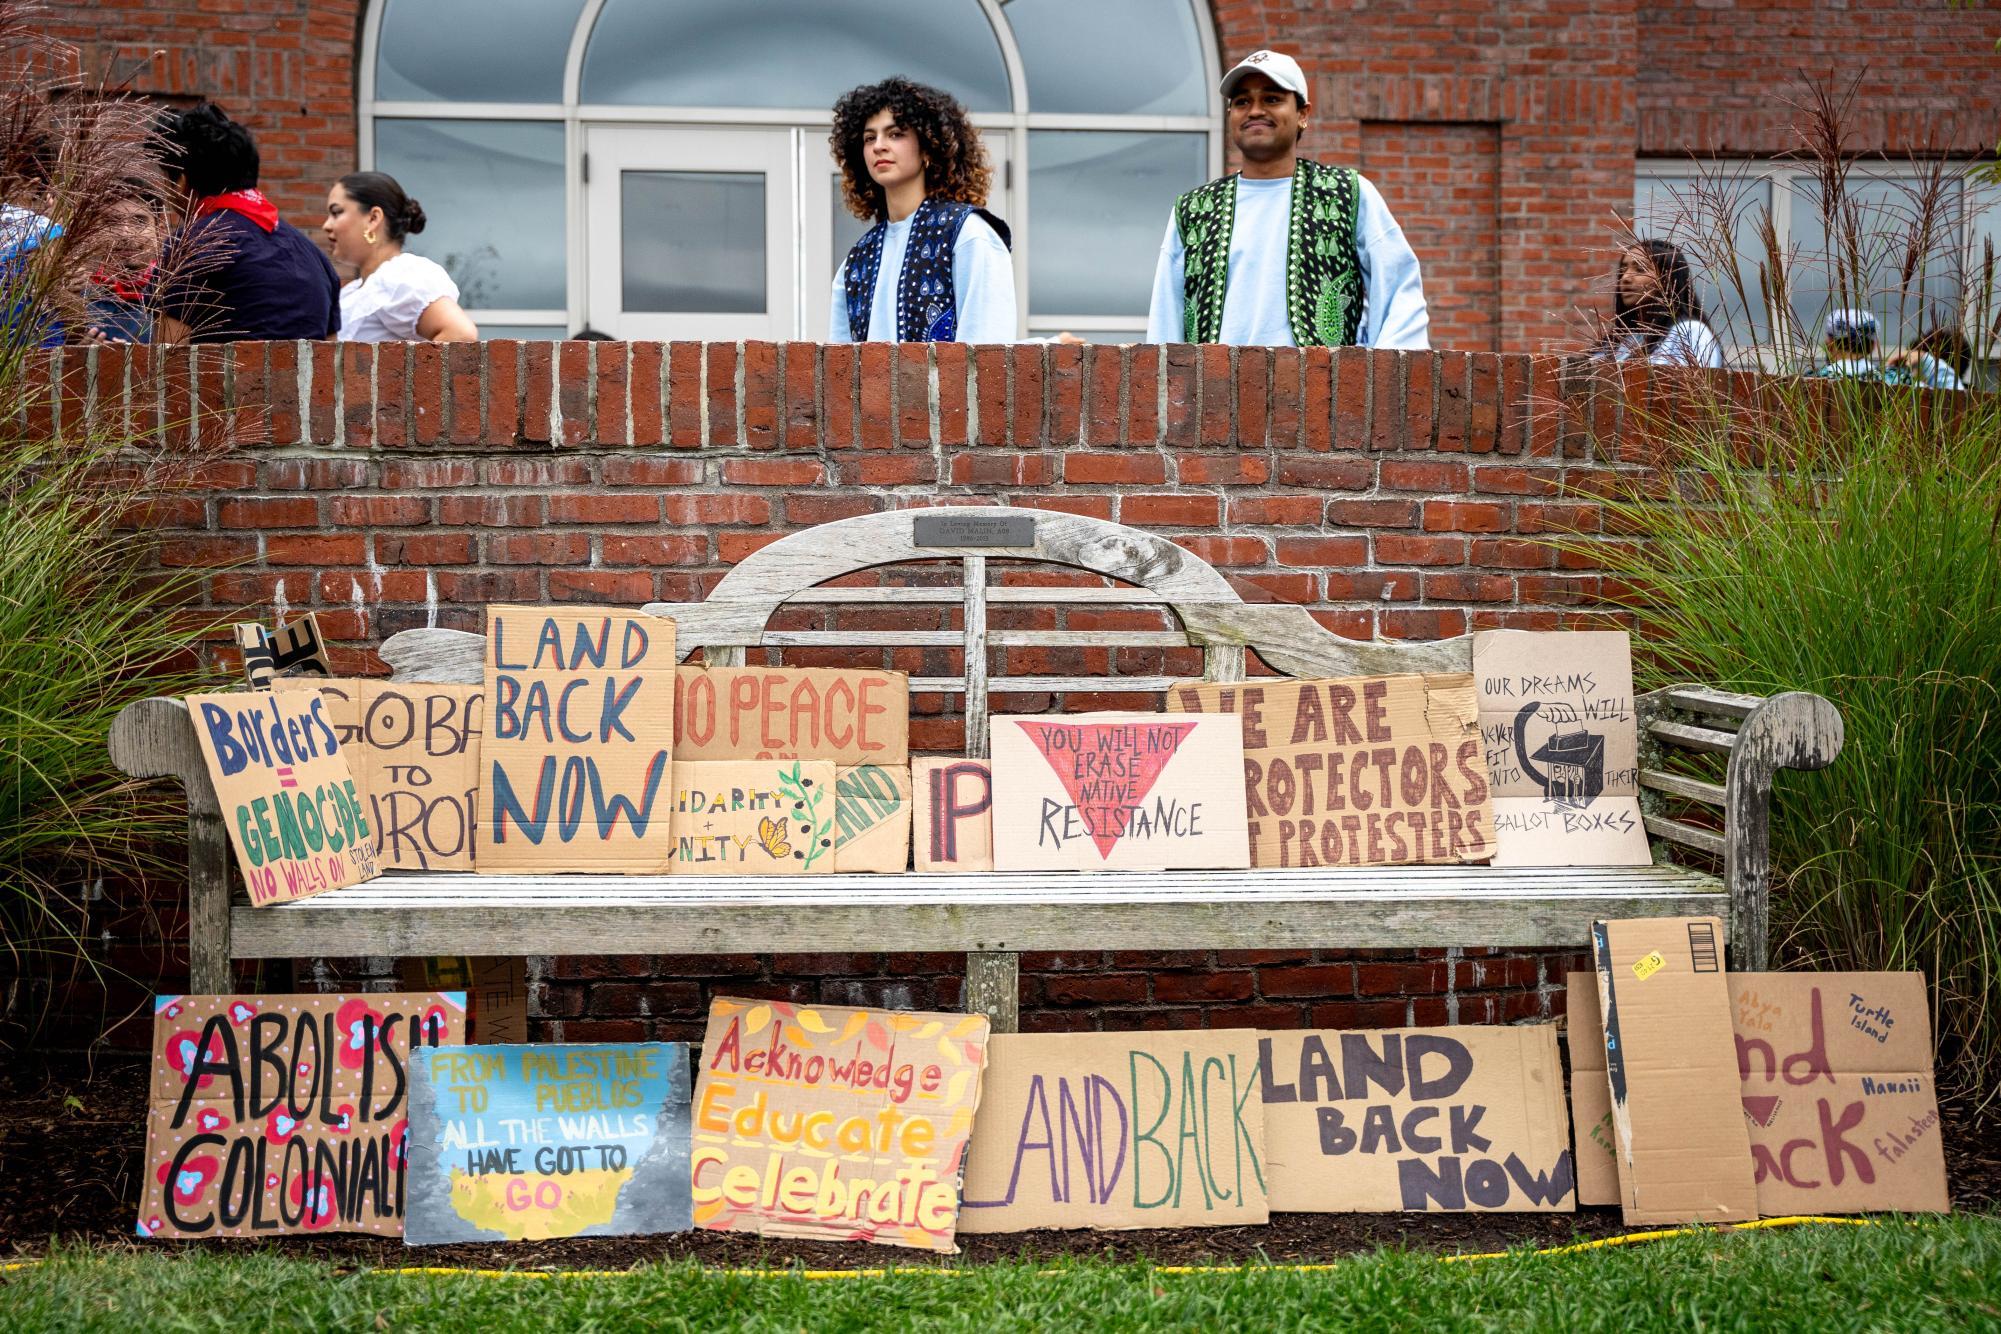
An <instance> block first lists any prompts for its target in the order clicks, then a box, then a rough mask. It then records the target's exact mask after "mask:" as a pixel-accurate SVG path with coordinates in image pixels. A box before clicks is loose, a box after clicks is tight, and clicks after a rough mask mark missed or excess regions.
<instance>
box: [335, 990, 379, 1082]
mask: <svg viewBox="0 0 2001 1334" xmlns="http://www.w3.org/2000/svg"><path fill="white" fill-rule="evenodd" d="M334 1031H335V1032H336V1033H337V1034H339V1037H338V1039H337V1040H338V1041H339V1043H340V1063H341V1064H342V1065H344V1066H346V1067H347V1068H348V1069H350V1070H359V1069H360V1068H361V1067H362V1066H364V1065H366V1064H367V1063H368V1057H369V1053H370V1052H372V1051H373V1050H374V1049H375V1048H377V1047H379V1046H381V1045H382V1016H381V1014H380V1013H378V1012H377V1011H375V1010H371V1009H369V1008H368V1003H367V1002H366V1001H363V1000H351V1001H349V1002H348V1003H347V1004H345V1005H343V1006H341V1007H340V1011H339V1013H337V1014H336V1015H335V1016H334Z"/></svg>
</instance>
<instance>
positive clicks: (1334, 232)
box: [1174, 158, 1363, 347]
mask: <svg viewBox="0 0 2001 1334" xmlns="http://www.w3.org/2000/svg"><path fill="white" fill-rule="evenodd" d="M1358 179H1359V178H1358V177H1357V176H1356V174H1355V172H1354V170H1353V169H1352V168H1349V167H1328V166H1323V165H1322V164H1320V163H1318V162H1315V161H1313V160H1311V159H1310V158H1301V159H1300V160H1299V167H1298V170H1297V171H1295V172H1294V174H1293V178H1292V227H1291V229H1290V231H1289V233H1288V235H1287V238H1286V255H1285V289H1286V290H1285V305H1286V312H1287V314H1288V315H1289V316H1290V317H1291V324H1292V340H1293V342H1295V343H1297V344H1298V345H1299V346H1300V347H1314V346H1327V347H1340V346H1345V345H1346V344H1349V343H1353V342H1354V341H1355V339H1356V337H1357V336H1358V335H1359V334H1360V333H1361V328H1362V295H1363V278H1362V266H1361V262H1360V261H1359V260H1358V259H1357V258H1356V256H1355V207H1356V199H1357V194H1358V192H1359V189H1360V187H1359V186H1358V185H1357V183H1356V182H1357V180H1358ZM1236 220H1237V178H1236V176H1235V175H1230V176H1225V177H1223V179H1221V180H1219V181H1211V182H1209V183H1208V184H1207V185H1203V186H1198V187H1197V188H1195V189H1193V190H1190V191H1189V192H1188V193H1187V194H1185V195H1183V196H1181V198H1180V199H1178V200H1176V201H1175V204H1174V223H1175V226H1176V227H1177V228H1179V229H1180V232H1181V247H1182V250H1183V251H1184V252H1185V254H1186V260H1185V269H1184V273H1185V287H1184V291H1183V296H1184V305H1183V308H1182V311H1183V313H1182V329H1183V334H1184V336H1185V337H1186V338H1187V340H1188V341H1189V342H1191V343H1213V342H1215V341H1216V340H1217V338H1218V336H1220V335H1221V333H1222V330H1223V297H1224V295H1225V293H1226V292H1227V290H1228V288H1229V283H1230V234H1231V231H1232V229H1233V228H1234V227H1235V226H1236Z"/></svg>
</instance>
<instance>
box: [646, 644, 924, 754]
mask: <svg viewBox="0 0 2001 1334" xmlns="http://www.w3.org/2000/svg"><path fill="white" fill-rule="evenodd" d="M674 709H675V738H676V740H675V752H674V753H675V758H677V759H683V760H832V761H833V762H834V763H835V764H837V765H839V766H841V767H842V768H847V767H850V766H852V765H858V764H881V765H897V764H908V763H910V678H909V677H908V676H906V675H905V674H904V673H902V672H890V671H880V670H875V669H869V668H836V667H698V666H687V667H683V668H681V669H680V672H679V674H678V688H677V689H676V691H675V696H674Z"/></svg>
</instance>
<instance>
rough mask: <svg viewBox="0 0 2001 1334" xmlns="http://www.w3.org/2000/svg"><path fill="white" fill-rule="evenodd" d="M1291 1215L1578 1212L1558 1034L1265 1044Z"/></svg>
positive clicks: (1407, 1035)
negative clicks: (1565, 1111) (1559, 1060)
mask: <svg viewBox="0 0 2001 1334" xmlns="http://www.w3.org/2000/svg"><path fill="white" fill-rule="evenodd" d="M1258 1053H1259V1068H1260V1071H1261V1083H1262V1092H1263V1100H1264V1122H1265V1138H1264V1144H1265V1162H1266V1165H1267V1169H1268V1170H1267V1179H1268V1181H1269V1182H1270V1184H1269V1186H1268V1187H1267V1190H1266V1194H1267V1196H1268V1198H1269V1201H1270V1204H1271V1207H1272V1208H1273V1209H1275V1210H1279V1211H1281V1212H1305V1213H1379V1212H1380V1213H1387V1212H1395V1211H1398V1210H1404V1211H1410V1212H1418V1213H1430V1212H1444V1213H1462V1212H1463V1213H1492V1212H1561V1213H1569V1212H1571V1211H1573V1210H1575V1209H1576V1207H1577V1198H1576V1192H1575V1191H1574V1190H1573V1188H1572V1182H1573V1169H1572V1165H1571V1163H1572V1159H1571V1152H1570V1131H1569V1118H1568V1117H1567V1116H1566V1115H1565V1114H1564V1106H1563V1067H1562V1065H1561V1064H1560V1063H1559V1062H1558V1060H1557V1054H1556V1028H1555V1026H1554V1025H1553V1024H1530V1025H1525V1026H1520V1027H1497V1026H1493V1025H1477V1026H1476V1025H1471V1024H1466V1025H1458V1026H1455V1027H1451V1028H1402V1029H1391V1028H1384V1029H1359V1030H1354V1031H1349V1032H1333V1031H1307V1032H1298V1031H1287V1032H1279V1033H1261V1034H1259V1035H1258Z"/></svg>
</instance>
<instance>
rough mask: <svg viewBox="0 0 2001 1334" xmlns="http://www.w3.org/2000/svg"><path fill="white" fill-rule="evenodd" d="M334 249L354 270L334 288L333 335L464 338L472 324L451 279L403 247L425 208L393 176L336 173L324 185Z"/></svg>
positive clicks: (351, 338) (350, 339) (380, 339)
mask: <svg viewBox="0 0 2001 1334" xmlns="http://www.w3.org/2000/svg"><path fill="white" fill-rule="evenodd" d="M323 229H324V230H325V232H326V234H327V240H329V241H331V242H332V243H333V257H334V259H335V260H337V261H339V262H340V263H343V264H352V265H354V266H355V268H357V269H359V270H360V271H361V276H360V277H358V278H356V279H355V280H354V281H353V282H351V283H349V284H348V285H347V286H345V287H343V288H341V289H340V337H341V341H342V342H347V343H408V342H416V341H419V340H421V341H424V342H430V343H470V342H473V341H475V340H476V339H478V337H479V329H478V328H477V327H475V326H474V324H473V322H472V320H471V319H470V318H469V317H468V316H467V315H466V313H465V312H464V311H463V310H460V309H459V289H458V284H457V283H454V282H453V281H452V278H451V275H450V274H448V273H446V272H445V271H444V269H443V267H442V266H440V265H439V264H438V263H437V262H436V261H434V260H428V259H425V258H424V257H423V256H422V255H410V254H405V253H404V251H403V238H404V237H406V236H408V235H410V234H411V233H413V232H421V231H423V230H424V210H423V207H422V206H421V205H419V204H418V203H417V201H416V200H414V199H412V198H410V196H409V195H407V194H404V193H403V187H402V186H400V185H398V184H397V183H396V178H395V177H393V176H389V175H385V174H384V173H382V172H379V171H358V172H356V173H354V174H353V175H352V176H343V177H341V178H340V180H339V182H338V183H337V184H335V186H334V188H333V189H331V190H329V191H327V220H326V222H325V223H324V224H323Z"/></svg>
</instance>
